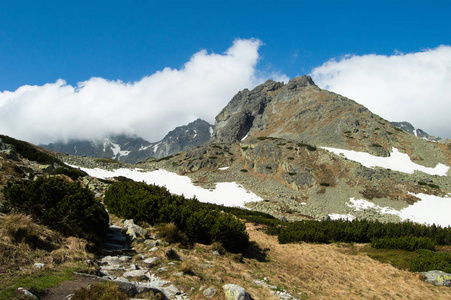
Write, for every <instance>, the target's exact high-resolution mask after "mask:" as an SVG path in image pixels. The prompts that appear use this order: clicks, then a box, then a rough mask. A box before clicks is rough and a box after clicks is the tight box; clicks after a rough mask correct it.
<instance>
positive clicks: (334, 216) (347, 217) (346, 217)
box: [329, 214, 355, 221]
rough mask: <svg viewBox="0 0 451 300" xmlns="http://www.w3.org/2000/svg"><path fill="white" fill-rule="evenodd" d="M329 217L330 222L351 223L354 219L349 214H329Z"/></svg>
mask: <svg viewBox="0 0 451 300" xmlns="http://www.w3.org/2000/svg"><path fill="white" fill-rule="evenodd" d="M329 217H330V218H331V219H332V220H349V221H352V220H354V219H355V217H354V216H353V215H351V214H347V215H340V214H330V215H329Z"/></svg>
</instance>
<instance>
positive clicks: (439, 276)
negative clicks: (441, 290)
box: [421, 270, 451, 286]
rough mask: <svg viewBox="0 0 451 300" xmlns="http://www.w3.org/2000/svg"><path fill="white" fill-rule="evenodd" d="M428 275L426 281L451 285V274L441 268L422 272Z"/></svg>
mask: <svg viewBox="0 0 451 300" xmlns="http://www.w3.org/2000/svg"><path fill="white" fill-rule="evenodd" d="M421 274H423V275H424V276H426V280H425V281H426V282H427V283H430V284H433V285H441V286H451V274H450V273H445V272H443V271H439V270H432V271H429V272H422V273H421Z"/></svg>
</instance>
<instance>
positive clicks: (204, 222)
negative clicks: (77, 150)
mask: <svg viewBox="0 0 451 300" xmlns="http://www.w3.org/2000/svg"><path fill="white" fill-rule="evenodd" d="M104 202H105V205H106V206H107V207H108V210H109V211H110V212H111V213H113V214H115V215H117V216H119V217H122V218H125V219H131V218H132V219H134V220H135V222H138V223H139V222H142V221H145V222H147V223H149V224H151V225H155V224H158V223H173V224H174V225H173V227H174V228H169V229H171V230H169V229H168V230H167V231H168V232H169V231H172V232H173V233H174V232H175V233H176V231H177V229H179V230H180V231H182V232H183V233H184V234H186V236H187V237H188V239H189V240H190V241H191V242H200V243H205V244H210V243H212V242H215V241H218V242H221V243H222V244H223V245H224V247H225V248H226V249H227V250H228V251H231V252H240V251H243V250H244V249H245V248H246V245H247V243H248V241H249V236H248V235H247V232H246V227H245V225H244V224H243V223H242V222H241V221H239V220H238V219H237V218H236V217H234V216H232V215H230V214H228V213H226V212H223V211H220V210H219V209H217V207H219V206H211V205H209V204H205V203H200V202H199V201H198V200H196V199H186V198H185V197H183V196H177V195H173V194H171V193H169V192H168V190H167V189H166V188H164V187H159V186H156V185H147V184H145V183H138V182H130V181H127V182H116V183H114V184H113V185H111V186H110V188H109V189H108V191H107V192H106V194H105V198H104ZM168 226H172V225H168ZM173 235H174V236H175V234H173Z"/></svg>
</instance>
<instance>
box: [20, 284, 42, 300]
mask: <svg viewBox="0 0 451 300" xmlns="http://www.w3.org/2000/svg"><path fill="white" fill-rule="evenodd" d="M17 291H19V292H20V293H22V294H24V295H25V296H26V299H30V298H31V299H36V300H39V298H38V297H37V296H36V295H34V294H33V293H32V292H30V291H29V290H27V289H25V288H23V287H19V288H17Z"/></svg>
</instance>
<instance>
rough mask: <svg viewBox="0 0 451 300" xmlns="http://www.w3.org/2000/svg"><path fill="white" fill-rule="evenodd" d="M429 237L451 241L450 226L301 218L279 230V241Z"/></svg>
mask: <svg viewBox="0 0 451 300" xmlns="http://www.w3.org/2000/svg"><path fill="white" fill-rule="evenodd" d="M409 235H411V236H413V237H417V238H420V237H427V238H430V239H432V240H435V241H436V242H437V244H439V245H450V244H451V229H450V228H449V227H446V228H441V227H440V226H436V225H435V224H434V225H432V226H426V225H420V224H415V223H412V222H402V223H381V222H379V221H368V220H353V221H349V220H330V221H325V222H320V221H310V220H306V221H299V222H293V223H289V224H288V225H287V226H285V227H284V228H282V229H281V230H280V234H279V242H280V243H297V242H313V243H330V242H346V243H352V242H355V243H369V242H370V241H371V240H372V239H375V238H384V237H387V238H399V237H405V236H409Z"/></svg>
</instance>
